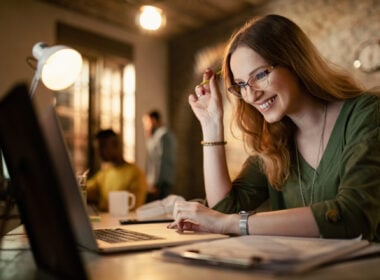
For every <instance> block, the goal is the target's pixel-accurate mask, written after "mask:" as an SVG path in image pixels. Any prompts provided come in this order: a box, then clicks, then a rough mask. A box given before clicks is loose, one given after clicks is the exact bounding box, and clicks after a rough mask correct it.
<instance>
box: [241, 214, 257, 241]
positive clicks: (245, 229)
mask: <svg viewBox="0 0 380 280" xmlns="http://www.w3.org/2000/svg"><path fill="white" fill-rule="evenodd" d="M255 213H256V211H249V212H248V211H240V212H239V215H240V220H239V228H240V234H241V235H248V234H249V231H248V217H249V216H251V215H254V214H255Z"/></svg>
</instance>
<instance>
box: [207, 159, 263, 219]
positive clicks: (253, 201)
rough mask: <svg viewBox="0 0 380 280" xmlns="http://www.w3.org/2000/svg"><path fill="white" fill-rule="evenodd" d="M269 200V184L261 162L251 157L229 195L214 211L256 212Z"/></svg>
mask: <svg viewBox="0 0 380 280" xmlns="http://www.w3.org/2000/svg"><path fill="white" fill-rule="evenodd" d="M267 199H268V182H267V179H266V177H265V175H264V174H263V172H262V171H261V168H260V164H259V160H258V158H256V157H249V158H248V159H247V160H246V162H245V163H244V166H243V169H242V170H241V172H240V174H239V175H238V176H237V178H236V179H235V180H234V181H233V182H232V189H231V191H230V192H229V194H228V195H227V196H226V197H225V198H223V199H222V200H221V201H220V202H219V203H217V204H216V205H215V206H214V207H213V209H215V210H218V211H220V212H224V213H236V212H239V211H241V210H246V211H250V210H254V209H256V208H257V207H259V206H260V205H261V204H262V203H263V202H264V201H265V200H267Z"/></svg>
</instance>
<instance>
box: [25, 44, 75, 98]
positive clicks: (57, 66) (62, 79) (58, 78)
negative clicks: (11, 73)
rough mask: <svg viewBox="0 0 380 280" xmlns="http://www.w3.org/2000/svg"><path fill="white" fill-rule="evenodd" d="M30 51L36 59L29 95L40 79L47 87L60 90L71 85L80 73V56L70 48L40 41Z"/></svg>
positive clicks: (32, 92)
mask: <svg viewBox="0 0 380 280" xmlns="http://www.w3.org/2000/svg"><path fill="white" fill-rule="evenodd" d="M32 52H33V56H34V57H35V58H36V59H37V69H36V73H35V75H34V78H33V82H32V86H31V89H30V95H31V96H33V94H34V91H35V89H36V86H37V83H38V81H39V80H40V79H41V80H42V82H43V83H44V85H45V86H46V87H47V88H49V89H51V90H62V89H65V88H67V87H69V86H71V85H72V84H73V83H74V82H75V81H76V79H77V77H78V76H79V74H80V71H81V68H82V56H81V55H80V53H79V52H77V51H76V50H74V49H72V48H69V47H66V46H62V45H57V46H52V47H49V46H48V45H47V44H45V43H42V42H40V43H37V44H35V45H34V47H33V50H32Z"/></svg>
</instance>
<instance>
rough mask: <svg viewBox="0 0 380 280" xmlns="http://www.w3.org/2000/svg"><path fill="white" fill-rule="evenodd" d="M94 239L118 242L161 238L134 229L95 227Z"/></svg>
mask: <svg viewBox="0 0 380 280" xmlns="http://www.w3.org/2000/svg"><path fill="white" fill-rule="evenodd" d="M94 233H95V237H96V239H100V240H102V241H104V242H108V243H120V242H135V241H148V240H158V239H162V238H161V237H157V236H154V235H149V234H144V233H140V232H136V231H131V230H125V229H121V228H116V229H95V230H94Z"/></svg>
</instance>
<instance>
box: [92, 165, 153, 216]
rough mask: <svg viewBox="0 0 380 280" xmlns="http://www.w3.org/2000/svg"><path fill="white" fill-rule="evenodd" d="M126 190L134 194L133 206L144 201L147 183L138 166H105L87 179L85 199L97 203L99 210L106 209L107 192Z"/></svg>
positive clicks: (139, 204)
mask: <svg viewBox="0 0 380 280" xmlns="http://www.w3.org/2000/svg"><path fill="white" fill-rule="evenodd" d="M120 190H126V191H128V192H130V193H133V194H134V195H135V196H136V204H135V207H134V208H133V209H135V208H137V207H139V206H141V205H142V204H144V202H145V197H146V192H147V183H146V178H145V175H144V174H143V172H142V171H141V170H140V168H138V167H137V165H135V164H133V163H125V164H123V165H120V166H107V167H105V168H104V169H102V170H99V171H98V172H97V173H96V174H95V175H94V176H93V177H92V178H90V179H88V181H87V200H88V202H93V203H96V204H97V207H98V209H99V210H101V211H108V193H109V192H110V191H120Z"/></svg>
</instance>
